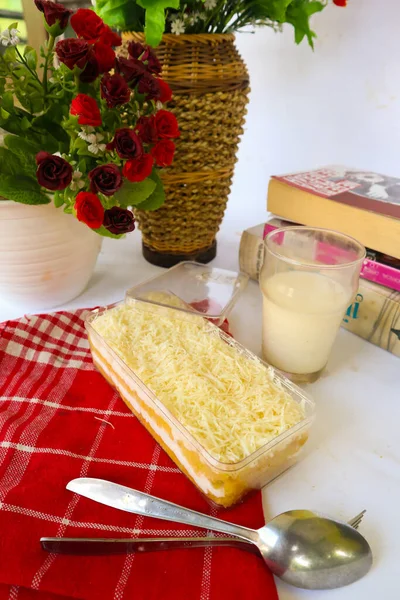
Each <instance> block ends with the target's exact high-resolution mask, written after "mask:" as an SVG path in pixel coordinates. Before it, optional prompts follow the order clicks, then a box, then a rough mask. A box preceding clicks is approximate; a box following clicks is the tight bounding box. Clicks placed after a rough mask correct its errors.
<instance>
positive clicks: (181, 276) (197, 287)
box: [126, 261, 249, 325]
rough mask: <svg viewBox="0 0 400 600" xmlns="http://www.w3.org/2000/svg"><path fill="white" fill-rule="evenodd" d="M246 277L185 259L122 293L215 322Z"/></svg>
mask: <svg viewBox="0 0 400 600" xmlns="http://www.w3.org/2000/svg"><path fill="white" fill-rule="evenodd" d="M248 280H249V278H248V276H247V275H244V274H243V273H238V272H236V271H228V270H226V269H219V268H216V267H210V266H207V265H202V264H199V263H195V262H190V261H188V262H183V263H180V264H178V265H176V266H175V267H172V268H171V269H168V271H166V272H165V273H162V274H161V275H157V276H156V277H153V278H152V279H149V280H147V281H145V282H144V283H140V284H139V285H137V286H134V287H132V288H130V289H129V290H128V291H127V293H126V297H127V299H135V300H142V301H144V302H149V303H152V304H157V305H159V306H167V307H168V308H175V309H176V310H180V311H183V312H189V311H190V312H192V313H193V312H197V313H199V314H201V315H202V316H203V317H207V318H208V319H211V320H212V321H213V322H215V324H216V325H219V324H221V323H222V322H223V321H224V320H225V319H226V317H227V315H228V314H229V312H230V311H231V309H232V308H233V306H234V304H235V302H236V300H237V298H238V296H239V294H240V293H241V292H242V291H243V290H244V288H245V287H246V285H247V282H248ZM177 299H180V300H182V301H183V302H182V304H180V303H179V302H176V300H177Z"/></svg>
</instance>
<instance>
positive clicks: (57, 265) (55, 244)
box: [0, 200, 101, 312]
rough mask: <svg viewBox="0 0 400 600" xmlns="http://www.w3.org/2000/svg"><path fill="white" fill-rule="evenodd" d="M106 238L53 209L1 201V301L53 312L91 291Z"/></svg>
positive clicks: (51, 205)
mask: <svg viewBox="0 0 400 600" xmlns="http://www.w3.org/2000/svg"><path fill="white" fill-rule="evenodd" d="M100 247H101V237H100V236H99V235H98V234H96V233H94V232H93V231H92V230H91V229H89V227H87V226H86V225H84V224H83V223H80V222H79V221H78V220H77V219H76V218H75V217H74V216H72V215H67V214H65V213H64V212H63V210H62V209H61V208H58V209H57V208H55V206H54V205H53V204H45V205H40V206H29V205H26V204H18V203H16V202H9V201H6V200H0V299H1V300H2V301H4V302H7V303H13V304H17V305H19V306H20V307H21V309H24V310H25V311H29V312H34V311H35V312H37V311H39V310H43V309H48V308H52V307H55V306H59V305H60V304H64V303H66V302H68V301H69V300H72V298H75V297H76V296H78V295H79V294H80V293H81V292H82V291H83V290H84V288H85V287H86V285H87V283H88V281H89V279H90V277H91V275H92V272H93V269H94V266H95V264H96V259H97V256H98V253H99V251H100Z"/></svg>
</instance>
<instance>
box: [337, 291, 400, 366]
mask: <svg viewBox="0 0 400 600" xmlns="http://www.w3.org/2000/svg"><path fill="white" fill-rule="evenodd" d="M342 327H344V329H347V330H348V331H351V332H352V333H354V334H355V335H358V336H359V337H361V338H364V339H365V340H367V341H368V342H371V344H374V345H375V346H379V347H380V348H383V349H384V350H387V351H388V352H391V353H392V354H394V355H395V356H399V357H400V293H399V292H395V291H393V290H389V289H387V288H384V287H382V286H380V285H377V284H376V283H371V282H370V281H367V280H364V281H363V280H360V284H359V289H358V293H357V295H356V297H355V299H354V302H353V303H352V304H351V305H350V306H349V307H348V309H347V311H346V314H345V316H344V319H343V321H342Z"/></svg>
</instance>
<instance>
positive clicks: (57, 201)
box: [54, 191, 65, 208]
mask: <svg viewBox="0 0 400 600" xmlns="http://www.w3.org/2000/svg"><path fill="white" fill-rule="evenodd" d="M63 204H65V202H64V193H63V192H59V191H56V192H54V206H55V207H56V208H60V206H62V205H63Z"/></svg>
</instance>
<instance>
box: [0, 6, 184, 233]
mask: <svg viewBox="0 0 400 600" xmlns="http://www.w3.org/2000/svg"><path fill="white" fill-rule="evenodd" d="M35 4H36V6H37V8H38V9H39V10H40V11H41V12H42V13H43V19H44V24H45V27H46V30H47V31H48V33H49V39H48V42H47V47H46V48H42V50H41V57H42V59H43V62H42V65H41V66H42V67H43V69H42V71H41V73H40V74H39V72H38V70H37V63H38V59H37V55H36V52H35V50H33V49H32V48H30V47H29V46H27V47H26V48H25V49H24V51H23V52H20V50H19V49H18V47H17V43H18V41H19V40H18V37H17V34H16V30H15V27H16V26H15V24H13V25H11V26H10V28H9V29H8V35H5V36H4V35H3V34H2V39H3V38H4V39H6V40H7V44H3V45H7V46H8V47H7V49H6V50H5V52H4V53H3V57H2V59H1V61H0V92H1V97H0V127H1V128H3V129H4V130H6V131H8V132H9V134H10V135H6V137H5V138H4V147H0V159H1V161H0V171H1V177H0V196H3V197H4V198H7V199H9V200H14V201H16V202H23V203H27V204H45V203H49V202H51V201H54V203H55V205H56V206H57V207H63V209H64V211H65V212H67V213H73V214H74V215H75V216H76V217H77V219H79V220H80V221H82V222H84V223H85V224H86V225H88V227H90V228H92V229H94V230H96V231H97V232H98V233H99V234H102V235H108V236H112V237H114V236H120V235H122V234H124V233H127V232H129V231H133V229H134V228H135V222H134V217H133V213H132V211H131V209H132V207H134V206H139V207H140V209H142V210H155V209H157V208H159V207H160V206H161V204H162V203H163V202H164V192H163V186H162V183H161V179H160V176H159V168H164V167H168V166H169V165H171V163H172V161H173V157H174V151H175V144H174V139H175V138H177V137H179V129H178V124H177V121H176V118H175V116H174V115H173V114H172V113H170V112H168V111H167V110H165V108H164V103H166V102H168V100H170V99H171V90H170V88H169V86H168V84H167V83H166V82H165V81H163V80H162V79H161V78H160V72H161V66H160V63H159V61H158V59H157V56H156V55H155V53H154V51H153V50H152V49H151V48H150V47H148V46H144V45H141V44H138V43H132V44H131V45H130V47H129V57H128V58H119V59H118V58H117V57H116V55H115V51H114V48H115V46H119V45H120V44H121V39H120V37H119V35H117V34H116V33H114V32H113V31H112V30H111V29H110V27H109V26H108V25H105V24H104V22H103V21H102V19H101V18H100V17H99V16H98V15H97V14H96V13H95V12H94V11H92V10H89V9H81V8H80V9H79V10H78V11H77V12H75V13H74V14H72V12H71V11H70V10H68V9H67V8H65V7H64V6H62V5H61V4H57V3H54V2H50V1H48V0H35ZM68 23H70V25H71V27H72V28H73V30H74V31H75V33H76V36H77V37H76V38H65V39H61V40H60V41H58V42H56V37H57V36H59V35H61V34H62V33H63V32H64V31H65V29H66V27H67V25H68Z"/></svg>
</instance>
